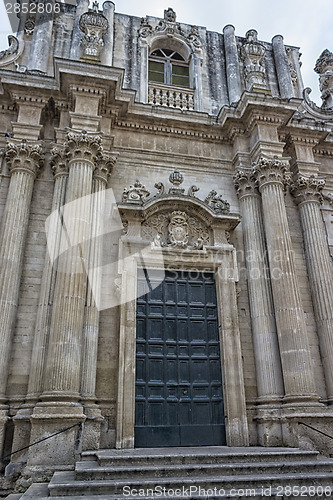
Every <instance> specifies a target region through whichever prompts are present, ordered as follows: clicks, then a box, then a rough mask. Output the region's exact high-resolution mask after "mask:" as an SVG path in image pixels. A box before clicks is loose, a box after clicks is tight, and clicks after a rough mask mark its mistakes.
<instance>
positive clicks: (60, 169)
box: [50, 146, 68, 178]
mask: <svg viewBox="0 0 333 500" xmlns="http://www.w3.org/2000/svg"><path fill="white" fill-rule="evenodd" d="M50 165H51V168H52V170H53V174H54V177H55V178H56V177H60V176H61V175H68V164H67V158H66V153H65V150H64V149H63V148H59V147H58V146H55V147H54V148H53V149H51V159H50Z"/></svg>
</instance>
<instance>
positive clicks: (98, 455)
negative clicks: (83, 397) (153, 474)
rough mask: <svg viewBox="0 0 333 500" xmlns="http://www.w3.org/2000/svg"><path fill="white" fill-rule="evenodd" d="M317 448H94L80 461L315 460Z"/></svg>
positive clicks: (205, 461)
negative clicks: (305, 449) (94, 449)
mask: <svg viewBox="0 0 333 500" xmlns="http://www.w3.org/2000/svg"><path fill="white" fill-rule="evenodd" d="M318 455H319V454H318V452H317V451H304V450H299V449H297V448H263V447H249V448H229V447H221V446H216V447H214V446H210V447H200V448H150V449H149V448H135V449H131V450H97V451H90V452H83V453H82V461H92V460H97V462H98V464H99V465H101V466H108V465H112V466H123V465H128V464H129V463H130V464H131V465H138V466H139V465H140V466H141V465H151V464H152V463H153V464H154V465H166V464H168V463H169V464H174V465H175V464H193V463H203V462H204V463H206V464H209V463H211V464H213V463H219V464H221V463H228V464H229V463H241V462H244V463H249V462H270V461H272V462H276V461H277V460H278V461H282V460H283V461H288V460H289V461H290V460H295V461H302V460H309V459H313V460H315V459H316V457H318Z"/></svg>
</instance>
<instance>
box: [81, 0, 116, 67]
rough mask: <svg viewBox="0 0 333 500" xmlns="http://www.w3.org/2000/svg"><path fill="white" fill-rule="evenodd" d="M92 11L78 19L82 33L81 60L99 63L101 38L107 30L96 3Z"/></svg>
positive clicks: (107, 25)
mask: <svg viewBox="0 0 333 500" xmlns="http://www.w3.org/2000/svg"><path fill="white" fill-rule="evenodd" d="M92 7H93V8H92V11H89V12H85V13H84V14H82V16H81V17H80V21H79V27H80V30H81V31H82V32H83V33H84V35H83V36H82V38H81V45H82V47H83V58H86V59H95V60H96V61H99V56H100V53H101V50H102V48H103V46H104V41H103V36H104V35H105V33H106V32H107V30H108V27H109V22H108V20H107V18H106V17H105V16H104V15H103V14H102V13H101V12H99V10H98V2H94V3H93V6H92Z"/></svg>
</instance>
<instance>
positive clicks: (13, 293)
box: [0, 142, 42, 401]
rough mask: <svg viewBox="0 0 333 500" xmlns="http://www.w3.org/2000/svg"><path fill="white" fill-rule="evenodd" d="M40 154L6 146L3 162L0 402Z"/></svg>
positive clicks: (28, 148) (31, 149)
mask: <svg viewBox="0 0 333 500" xmlns="http://www.w3.org/2000/svg"><path fill="white" fill-rule="evenodd" d="M41 155H42V150H41V147H40V146H39V145H37V144H34V145H28V144H27V143H25V142H21V143H20V142H18V143H9V144H8V146H7V153H6V159H7V162H8V165H9V171H10V174H11V179H10V184H9V190H8V195H7V201H6V207H5V212H4V215H3V220H2V228H1V246H0V317H1V322H0V401H1V400H2V401H4V400H5V392H6V385H7V375H8V363H9V359H10V348H11V337H12V332H13V327H14V321H15V314H16V309H17V301H18V295H19V288H20V279H21V272H22V261H23V254H24V244H25V240H26V234H27V229H28V221H29V212H30V203H31V197H32V190H33V186H34V181H35V178H36V175H37V173H38V170H39V167H40V164H41V158H42V156H41Z"/></svg>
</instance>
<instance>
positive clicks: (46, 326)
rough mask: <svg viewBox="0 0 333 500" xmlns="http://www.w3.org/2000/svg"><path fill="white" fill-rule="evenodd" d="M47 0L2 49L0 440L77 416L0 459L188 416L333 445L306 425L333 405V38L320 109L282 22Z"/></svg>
mask: <svg viewBox="0 0 333 500" xmlns="http://www.w3.org/2000/svg"><path fill="white" fill-rule="evenodd" d="M45 5H46V4H45ZM50 5H53V4H52V3H51V4H50ZM56 5H57V6H58V8H57V11H52V12H51V13H49V14H48V15H46V16H45V15H44V17H43V16H42V14H41V13H37V14H33V13H27V14H22V15H21V21H20V22H21V25H20V31H19V33H18V35H17V37H13V36H11V37H9V48H8V49H7V50H5V51H2V52H1V53H0V81H1V92H0V101H1V109H2V113H1V119H0V120H1V121H0V126H1V128H0V147H1V152H2V157H1V158H2V161H1V177H0V182H1V184H0V217H1V242H0V243H1V244H0V266H1V267H0V276H1V278H0V297H1V299H0V315H1V321H0V385H1V391H0V393H1V396H0V397H1V401H0V403H1V406H0V448H1V450H2V453H3V455H6V454H8V453H11V452H12V451H15V450H19V449H21V448H24V447H26V446H28V445H29V444H30V443H34V442H36V441H38V440H41V439H43V438H45V437H47V436H50V435H52V434H54V433H57V432H58V431H60V430H62V429H65V428H70V429H69V430H67V431H66V432H64V433H62V434H59V435H57V436H56V437H54V438H52V439H49V440H47V441H42V442H41V443H39V444H38V445H34V446H33V447H31V448H29V449H24V450H23V451H20V452H18V453H15V454H14V455H12V456H11V458H10V460H11V462H10V464H9V465H8V462H9V459H6V460H5V461H4V463H3V465H7V470H8V471H9V472H10V471H17V470H20V469H22V467H25V470H26V471H30V473H35V472H36V471H37V472H38V471H41V470H42V471H44V472H45V471H46V472H47V471H52V470H54V469H59V468H66V467H67V468H71V467H72V465H73V463H74V461H75V458H76V457H77V455H78V453H79V452H80V450H93V449H98V448H114V447H117V448H131V447H134V446H135V445H136V444H137V443H139V442H140V443H141V444H142V441H139V437H138V436H139V433H140V432H141V433H142V434H140V435H142V436H143V437H142V439H143V443H144V445H146V446H149V445H150V443H155V445H158V444H159V443H158V439H160V437H158V436H157V437H156V435H155V431H156V428H158V427H168V426H169V427H170V428H171V427H172V426H173V429H174V428H175V427H176V426H177V428H179V429H180V431H179V432H180V434H179V435H180V436H182V431H183V430H184V429H185V428H186V426H191V425H197V426H198V428H199V427H200V426H203V425H205V426H208V427H207V428H206V427H205V428H204V429H203V432H202V436H201V437H200V443H199V444H226V445H227V446H254V445H257V446H258V445H261V446H300V447H305V448H306V447H307V448H313V449H320V450H321V451H326V452H327V451H329V450H328V443H327V441H325V440H322V439H321V436H320V435H319V434H318V433H315V432H313V431H311V429H309V428H306V427H305V426H302V425H300V424H299V422H302V423H305V424H309V425H312V426H314V427H316V428H317V429H319V430H321V431H326V432H327V431H329V429H331V428H332V423H333V406H332V405H333V271H332V255H333V195H332V192H333V135H332V125H333V76H332V71H333V54H332V53H331V52H330V51H329V50H325V51H324V52H323V53H322V54H321V56H320V57H319V59H318V61H317V63H316V67H315V71H316V72H317V73H318V74H319V80H320V89H321V91H322V100H323V104H322V106H321V107H318V106H316V105H315V104H314V103H313V102H312V101H311V99H310V97H309V92H310V90H309V89H303V84H302V77H301V73H300V63H299V51H298V48H296V47H290V46H285V45H284V43H283V38H282V36H280V35H277V36H275V37H274V38H273V40H272V42H271V43H269V42H262V41H259V40H258V34H257V32H256V31H255V30H250V31H248V32H247V33H246V35H245V36H244V37H242V36H236V35H235V29H234V27H233V26H231V25H228V26H226V27H225V28H224V30H223V33H222V34H221V33H214V32H210V31H208V30H206V28H203V27H194V26H190V25H187V24H183V23H180V22H178V21H177V18H176V14H175V12H174V11H173V10H172V9H170V8H169V9H168V10H166V11H165V12H164V18H163V19H157V18H153V17H150V16H146V17H145V18H142V19H140V18H137V17H131V16H127V15H124V14H117V13H115V6H114V4H113V3H112V2H109V1H107V2H105V3H104V4H103V8H102V10H99V8H98V5H93V7H92V8H89V7H88V0H78V3H77V5H76V6H73V5H68V4H65V3H60V4H56ZM111 190H112V191H111ZM110 192H111V193H112V196H114V197H115V202H116V203H113V204H112V203H111V201H110ZM87 199H88V200H89V203H86V202H85V201H82V200H87ZM111 205H112V210H113V211H114V212H116V215H114V220H115V218H116V217H118V218H119V220H118V226H117V228H118V229H119V230H118V232H117V231H114V232H111V230H110V234H111V237H110V236H109V237H108V238H104V240H105V239H106V241H107V245H105V241H104V240H103V239H102V238H101V235H102V234H103V233H105V234H106V233H107V231H106V230H105V228H104V227H102V226H103V224H104V219H105V217H104V215H105V212H108V211H109V212H110V210H111V208H110V207H111ZM63 207H70V217H69V227H67V226H66V221H67V219H66V213H65V211H64V210H65V209H64V208H63ZM51 214H60V215H61V217H58V218H56V219H55V221H53V222H52V228H51V233H52V234H51V236H50V231H49V233H48V238H49V239H50V238H51V240H52V244H51V245H50V244H49V241H48V242H47V238H46V230H45V223H46V221H47V220H49V219H48V217H49V216H50V215H51ZM110 217H111V216H110ZM112 217H113V216H112ZM112 217H111V218H112ZM64 226H66V231H67V233H66V231H65V233H66V234H67V237H69V240H70V241H69V242H68V241H67V240H66V234H65V236H64ZM68 235H69V236H68ZM73 235H74V236H73ZM71 236H73V239H72V240H71ZM65 240H66V241H65ZM105 246H106V247H107V248H108V258H109V259H110V261H112V262H114V263H116V265H115V266H114V267H113V270H112V272H111V273H110V276H111V277H110V276H108V277H105V276H104V274H103V271H102V267H103V266H102V264H105V263H104V261H103V259H104V257H105V255H104V254H105V252H104V247H105ZM142 259H143V260H142ZM161 270H166V275H165V276H166V277H165V281H164V283H165V285H163V286H164V287H165V292H163V294H161V296H160V297H159V296H158V292H156V295H154V294H153V288H154V287H153V286H152V283H153V282H154V279H155V278H154V276H155V275H154V272H157V271H161ZM142 272H144V273H145V274H144V276H143V277H142V276H141V274H142ZM147 273H148V274H149V273H150V274H149V277H147V276H146V275H147ZM168 273H169V274H168ZM171 273H173V278H172V275H171ZM182 273H183V274H182ZM193 273H194V274H193ZM195 273H197V274H196V275H195ZM205 273H206V275H207V276H208V278H207V277H206V278H205V277H204V275H205ZM140 276H141V277H140ZM145 279H146V286H148V288H147V289H145V290H144V291H143V292H142V293H141V292H140V293H139V292H138V293H137V292H136V290H137V287H140V286H141V284H142V283H144V282H145ZM147 283H148V285H147ZM159 284H160V283H157V284H156V287H157V288H156V290H159V289H162V288H158V286H157V285H159ZM168 284H169V285H170V286H169V287H168ZM161 286H162V285H161ZM172 287H174V288H175V289H177V294H178V295H177V294H176V295H172V293H175V292H172V293H171V292H170V294H171V295H170V296H169V295H168V293H169V292H168V290H169V289H170V290H171V288H172ZM199 288H200V290H199ZM96 290H97V294H96ZM163 290H164V288H163ZM198 290H199V292H200V293H199V292H198ZM146 292H148V295H145V293H146ZM196 293H197V295H196ZM149 294H150V295H149ZM182 294H183V295H182ZM200 294H203V295H202V296H204V297H206V298H205V299H200V297H201V295H200ZM210 294H211V295H210ZM199 295H200V297H199ZM144 296H145V297H150V298H148V299H145V300H146V302H145V301H144V300H143V299H142V297H144ZM105 297H107V298H108V299H107V300H109V302H107V303H106V306H100V303H101V302H102V301H103V300H104V299H105ZM140 297H141V298H140ZM154 307H155V309H154ZM175 308H178V309H177V310H178V312H177V313H175V312H174V310H175ZM142 311H143V312H142ZM154 311H155V312H154ZM179 311H180V312H179ZM198 311H199V312H198ZM203 311H204V312H203ZM214 311H216V313H215V312H214ZM200 314H201V315H202V316H200ZM214 314H215V316H214ZM210 315H211V316H210ZM198 318H199V319H198ZM212 318H213V319H212ZM149 321H150V323H149ZM154 321H155V323H154ZM172 322H173V323H172ZM182 324H186V325H187V326H186V327H184V328H186V332H187V333H186V335H188V337H187V339H186V340H185V339H182V337H181V333H179V332H180V325H182ZM140 325H141V326H140ZM142 325H144V326H143V327H142ZM154 325H155V326H154ZM170 325H171V326H170ZM172 325H173V326H172ZM175 325H176V326H175ZM202 325H203V327H202ZM214 325H215V326H214ZM201 327H202V328H201ZM168 328H169V329H170V330H168ZM214 328H215V330H216V338H215V337H214V335H215V333H214V332H213V333H210V329H214ZM148 330H149V332H150V335H151V336H150V337H149V339H148V340H147V338H146V337H145V335H146V333H142V332H143V331H144V332H147V331H148ZM215 330H214V331H215ZM162 331H163V332H164V333H163V335H164V336H163V335H162V334H161V336H159V333H160V332H162ZM168 332H169V333H168ZM170 332H171V333H170ZM175 332H178V333H177V335H178V337H177V339H173V337H172V335H176V334H175ZM198 332H199V333H198ZM147 335H148V334H147ZM168 335H169V336H168ZM177 335H176V336H177ZM210 335H211V336H210ZM191 336H192V337H191ZM169 337H170V338H169ZM214 339H215V340H214ZM145 342H146V343H145ZM212 346H213V347H212ZM140 349H141V350H140ZM145 349H147V350H145ZM154 349H155V351H154V352H153V350H154ZM172 349H174V350H172ZM177 349H178V350H177ZM186 349H187V350H186ZM191 350H192V351H193V352H192V351H191ZM148 351H149V352H148ZM191 352H192V354H191ZM193 353H194V354H193ZM201 361H202V365H200V363H201ZM145 363H146V364H145ZM154 363H155V364H156V366H157V367H158V369H157V371H156V373H155V375H153V370H154V368H153V366H155V364H154ZM142 366H145V367H146V368H142ZM175 366H176V368H175V370H176V372H175V373H176V374H175V373H174V374H173V375H171V371H170V373H169V372H168V370H169V368H170V367H175ZM184 366H185V368H184ZM207 366H208V367H209V368H208V369H206V368H207ZM147 367H148V368H147ZM186 367H187V368H186ZM205 367H206V368H205ZM183 368H184V370H185V372H186V373H187V375H184V374H183V375H181V370H182V369H183ZM172 369H173V368H172ZM215 369H216V370H217V371H216V372H215V371H214V370H215ZM170 370H171V368H170ZM177 370H178V371H177ZM186 370H187V371H186ZM213 371H214V374H215V375H214V374H213ZM191 374H192V375H191ZM216 374H217V375H216ZM214 377H215V378H214ZM171 379H172V383H171V382H170V380H171ZM151 387H153V388H154V389H151ZM180 387H181V391H182V392H181V393H179V392H177V391H179V390H180ZM207 388H209V389H207ZM140 391H141V392H140ZM149 391H150V392H149ZM154 391H155V392H154ZM200 391H201V392H200ZM209 391H210V392H209ZM214 391H215V392H214ZM222 400H223V401H222ZM221 401H222V403H221ZM185 403H186V404H187V403H188V404H189V405H193V406H192V407H191V408H192V409H193V412H192V413H193V414H194V413H195V411H197V410H198V408H199V413H200V412H203V413H202V414H203V415H205V416H204V422H201V421H199V420H200V419H199V420H198V421H197V422H193V421H190V417H189V416H188V415H187V414H186V411H185V410H184V414H183V413H181V412H182V411H183V409H184V408H185V406H186V404H185ZM182 404H183V405H185V406H181V405H182ZM200 405H201V406H200ZM219 405H220V406H219ZM221 405H222V406H221ZM161 408H162V410H161ZM200 408H201V410H200ZM214 408H215V409H214ZM216 408H218V409H217V410H216ZM214 411H216V412H217V413H214ZM168 412H170V413H168ZM172 412H173V413H172ZM205 412H206V413H205ZM148 413H149V415H148ZM190 413H191V412H190ZM180 414H181V415H183V417H182V418H183V420H182V421H179V415H180ZM163 415H169V417H168V418H169V420H168V421H167V422H164V421H163V422H162V420H163V419H162V416H163ZM186 415H187V416H186ZM212 415H213V416H212ZM214 415H215V417H214ZM216 415H217V416H216ZM163 418H164V417H163ZM191 418H192V417H191ZM214 418H215V420H214ZM161 419H162V420H161ZM172 419H173V420H172ZM210 419H211V421H210ZM182 425H183V427H184V429H182ZM209 425H211V428H212V429H213V428H214V432H215V430H216V436H215V434H214V433H212V435H214V436H215V437H213V438H212V439H213V442H210V441H209V439H210V438H209V439H208V437H207V436H208V434H210V431H209ZM142 428H143V429H142ZM169 430H170V429H169ZM177 432H178V431H177ZM136 433H138V434H137V435H136ZM185 434H186V433H185ZM185 434H184V435H185ZM145 436H146V437H145ZM205 436H206V437H205ZM140 439H141V438H140ZM182 439H185V441H186V438H182V437H180V441H179V442H177V441H175V444H178V445H179V444H183V443H184V441H182ZM198 439H199V438H198ZM154 440H155V441H154ZM161 440H162V441H161V443H163V436H162V437H161ZM214 440H215V441H214ZM171 442H173V441H172V440H171V441H170V443H171ZM189 444H191V443H189ZM192 444H193V443H192ZM194 444H198V443H194Z"/></svg>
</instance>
